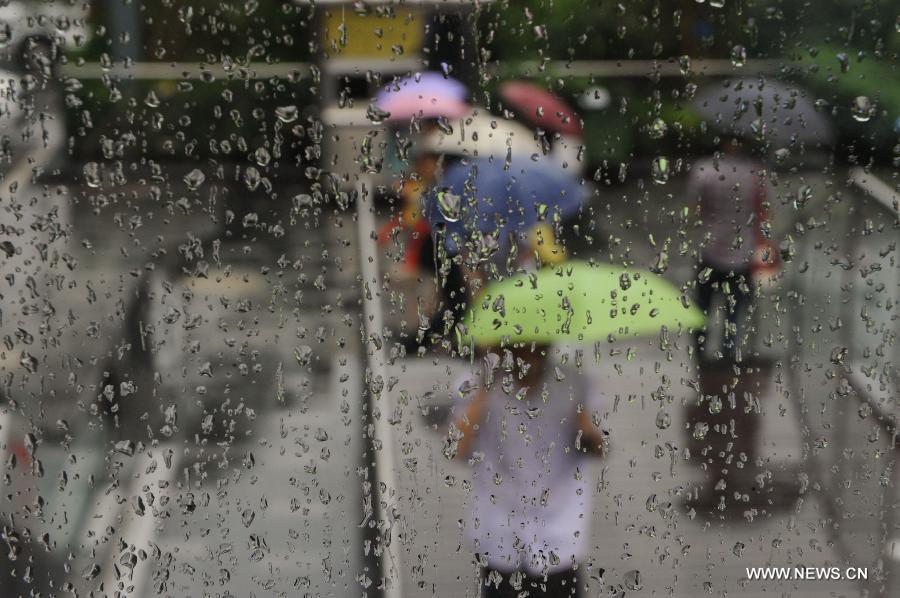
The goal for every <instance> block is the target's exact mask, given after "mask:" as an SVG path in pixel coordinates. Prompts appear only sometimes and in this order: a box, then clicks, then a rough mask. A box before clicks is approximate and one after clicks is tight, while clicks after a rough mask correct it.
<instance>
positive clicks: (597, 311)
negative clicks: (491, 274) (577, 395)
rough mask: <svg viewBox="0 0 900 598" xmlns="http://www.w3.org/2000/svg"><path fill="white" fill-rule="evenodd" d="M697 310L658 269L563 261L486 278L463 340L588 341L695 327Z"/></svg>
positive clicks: (699, 318)
mask: <svg viewBox="0 0 900 598" xmlns="http://www.w3.org/2000/svg"><path fill="white" fill-rule="evenodd" d="M704 321H705V318H704V316H703V314H702V313H701V312H700V310H699V309H697V308H696V307H694V306H693V305H691V304H690V302H689V301H688V300H687V298H686V297H685V296H684V295H683V294H682V293H681V292H680V291H679V290H678V289H677V288H676V287H674V286H673V285H672V284H671V283H669V282H667V281H666V280H665V279H663V278H662V277H661V276H658V275H656V274H653V273H651V272H647V271H644V270H635V269H624V268H616V267H612V266H602V265H596V264H588V263H585V262H568V263H564V264H560V265H558V266H554V267H552V268H545V269H543V270H540V271H538V272H535V273H531V274H521V275H518V276H514V277H510V278H507V279H505V280H502V281H499V282H496V283H494V284H491V285H489V286H488V287H487V288H486V289H484V291H483V292H482V293H481V294H480V295H479V296H478V298H477V299H476V300H475V302H474V304H473V305H472V306H471V307H470V309H469V311H468V313H467V314H466V317H465V318H464V320H463V324H464V326H463V328H462V330H461V332H462V334H461V339H460V340H461V341H462V343H463V344H470V343H471V342H474V343H475V344H476V345H479V346H482V347H489V346H496V345H499V344H500V343H501V342H502V341H504V340H505V341H506V342H513V343H515V342H529V343H530V342H536V343H546V344H549V343H552V342H557V341H574V342H593V341H597V340H602V339H604V338H607V337H608V336H609V335H610V334H614V335H617V336H640V335H652V334H658V333H659V331H660V329H661V328H662V327H663V326H666V327H669V328H675V327H679V326H681V327H683V328H700V327H702V326H703V323H704Z"/></svg>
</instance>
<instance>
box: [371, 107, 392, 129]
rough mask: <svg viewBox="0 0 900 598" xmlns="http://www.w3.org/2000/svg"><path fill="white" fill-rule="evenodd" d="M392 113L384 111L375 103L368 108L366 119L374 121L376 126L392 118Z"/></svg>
mask: <svg viewBox="0 0 900 598" xmlns="http://www.w3.org/2000/svg"><path fill="white" fill-rule="evenodd" d="M390 116H391V113H390V112H388V111H387V110H382V109H381V108H379V107H378V106H376V105H375V104H374V103H373V104H369V106H368V108H366V118H368V119H369V120H370V121H372V122H373V123H375V124H379V123H382V122H384V121H385V120H387V119H388V118H390Z"/></svg>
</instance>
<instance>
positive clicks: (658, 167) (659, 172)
mask: <svg viewBox="0 0 900 598" xmlns="http://www.w3.org/2000/svg"><path fill="white" fill-rule="evenodd" d="M670 170H671V165H670V163H669V159H668V158H665V157H663V156H658V157H656V158H654V159H653V162H652V163H651V164H650V176H651V178H652V179H653V182H654V183H656V184H657V185H663V184H665V183H666V182H667V181H668V180H669V172H670Z"/></svg>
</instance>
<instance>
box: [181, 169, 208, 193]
mask: <svg viewBox="0 0 900 598" xmlns="http://www.w3.org/2000/svg"><path fill="white" fill-rule="evenodd" d="M205 180H206V175H205V174H203V171H202V170H200V169H199V168H195V169H194V170H192V171H190V172H189V173H187V174H186V175H184V183H185V184H186V185H187V186H188V189H190V190H191V191H196V190H197V189H199V188H200V185H202V184H203V181H205Z"/></svg>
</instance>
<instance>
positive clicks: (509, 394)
mask: <svg viewBox="0 0 900 598" xmlns="http://www.w3.org/2000/svg"><path fill="white" fill-rule="evenodd" d="M553 353H554V349H553V347H552V346H550V345H540V344H536V343H522V344H518V345H516V346H514V347H513V348H510V349H497V348H493V349H488V350H487V351H486V352H485V353H484V358H483V360H482V363H483V367H482V371H481V372H480V373H476V374H475V377H476V380H477V381H471V380H470V381H466V382H464V383H463V384H462V385H461V392H460V396H461V397H462V399H463V405H462V407H463V408H462V410H461V413H460V414H459V416H458V418H457V419H456V421H455V424H454V425H453V426H452V427H451V431H450V436H449V440H448V444H447V449H446V453H447V455H448V456H456V457H457V458H459V459H466V460H468V461H469V463H471V464H472V466H473V468H474V472H473V489H474V492H473V494H472V498H471V500H472V503H471V517H469V518H468V519H467V521H468V522H469V523H468V524H467V526H466V534H467V535H468V538H469V540H470V541H471V542H472V543H473V547H474V549H475V551H476V553H477V555H478V556H477V560H478V562H479V563H480V565H481V567H482V571H481V580H482V587H481V594H480V596H483V597H484V598H489V597H491V598H492V597H507V596H509V597H513V596H520V595H522V594H520V592H522V591H527V592H528V596H559V597H562V596H567V597H568V596H580V595H581V593H582V591H581V590H582V587H581V586H582V585H583V581H582V574H581V570H580V568H579V566H580V565H581V564H582V563H583V562H584V557H585V553H586V551H587V547H588V529H587V522H588V521H589V518H590V513H591V508H590V505H591V491H590V487H589V485H588V482H587V481H586V479H585V477H584V475H583V469H584V466H585V464H584V459H585V457H586V455H588V454H595V455H602V454H603V451H604V446H605V440H604V436H603V433H602V432H601V431H600V429H599V428H598V427H597V426H596V425H595V423H594V421H593V420H592V416H591V413H592V409H591V408H592V405H591V402H592V399H594V397H592V396H591V393H590V391H589V390H588V389H589V386H588V384H587V382H586V380H585V379H584V378H583V377H582V375H581V374H580V372H565V371H564V370H562V369H560V368H559V367H556V364H554V363H553V361H554V360H553V358H552V357H551V356H552V355H553ZM563 361H564V360H563Z"/></svg>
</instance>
